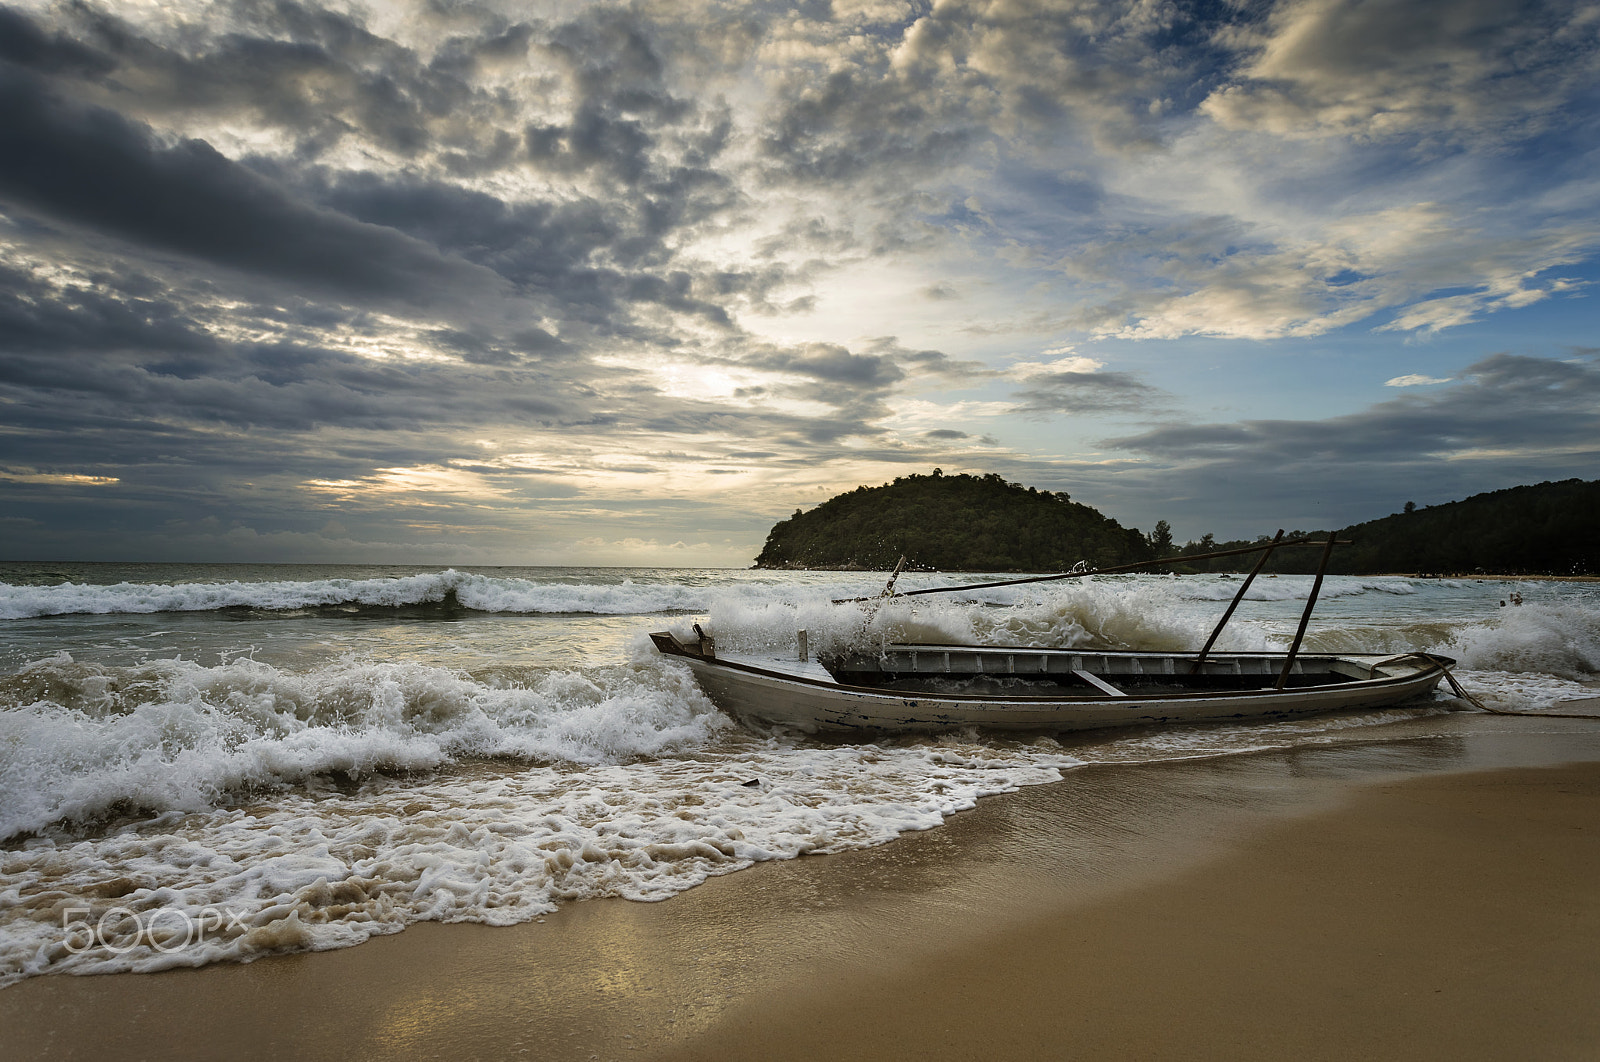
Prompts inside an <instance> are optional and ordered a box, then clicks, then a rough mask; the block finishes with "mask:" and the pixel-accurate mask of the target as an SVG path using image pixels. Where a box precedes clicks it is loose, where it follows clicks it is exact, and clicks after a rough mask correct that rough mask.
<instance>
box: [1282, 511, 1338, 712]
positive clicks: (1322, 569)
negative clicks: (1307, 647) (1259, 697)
mask: <svg viewBox="0 0 1600 1062" xmlns="http://www.w3.org/2000/svg"><path fill="white" fill-rule="evenodd" d="M1333 546H1334V536H1333V535H1329V536H1328V544H1327V545H1326V546H1325V547H1323V550H1322V561H1321V563H1319V564H1318V565H1317V577H1316V579H1315V580H1314V581H1313V582H1312V583H1311V596H1310V597H1308V598H1306V610H1305V611H1304V612H1302V613H1301V614H1300V629H1299V630H1297V631H1295V632H1294V644H1292V645H1290V646H1289V655H1288V656H1287V657H1285V658H1284V661H1283V670H1282V671H1280V672H1279V673H1278V685H1277V688H1278V689H1280V690H1281V689H1283V685H1284V683H1286V682H1288V681H1289V671H1290V669H1292V668H1293V667H1294V658H1295V657H1296V656H1298V655H1299V653H1300V643H1301V641H1303V640H1304V639H1305V636H1306V627H1307V626H1309V625H1310V623H1311V612H1312V610H1313V609H1315V608H1316V607H1317V594H1319V593H1321V592H1322V577H1323V576H1324V575H1326V574H1327V573H1328V558H1330V557H1332V556H1333Z"/></svg>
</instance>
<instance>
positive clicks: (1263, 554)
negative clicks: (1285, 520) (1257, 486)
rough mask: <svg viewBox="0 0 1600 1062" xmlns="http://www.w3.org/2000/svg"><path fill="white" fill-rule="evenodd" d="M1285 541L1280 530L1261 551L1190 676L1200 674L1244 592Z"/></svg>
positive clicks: (1279, 529)
mask: <svg viewBox="0 0 1600 1062" xmlns="http://www.w3.org/2000/svg"><path fill="white" fill-rule="evenodd" d="M1282 540H1283V528H1281V527H1280V528H1278V533H1277V534H1276V535H1274V536H1272V542H1271V543H1270V544H1268V546H1267V548H1266V549H1264V550H1262V551H1261V556H1260V558H1259V559H1257V561H1256V566H1255V567H1254V568H1251V569H1250V574H1249V575H1247V576H1245V579H1244V583H1243V584H1242V585H1241V586H1240V587H1239V592H1238V593H1237V594H1234V595H1233V603H1232V604H1230V605H1229V606H1228V611H1226V612H1224V613H1223V614H1222V618H1221V619H1220V620H1218V621H1217V625H1216V627H1215V628H1214V629H1213V630H1212V631H1211V637H1209V638H1207V639H1206V644H1205V648H1203V649H1201V650H1200V655H1199V656H1197V657H1195V658H1194V666H1193V667H1191V668H1190V669H1189V674H1191V675H1198V674H1200V668H1201V666H1202V665H1204V664H1205V662H1206V654H1207V653H1209V652H1211V647H1212V646H1213V645H1216V644H1217V639H1218V638H1219V637H1220V636H1221V635H1222V628H1224V627H1226V626H1227V625H1228V621H1229V620H1230V619H1232V618H1233V610H1234V609H1236V608H1238V607H1239V602H1241V601H1243V600H1244V592H1245V591H1246V590H1248V589H1250V584H1251V583H1253V582H1255V581H1256V576H1257V575H1260V574H1261V569H1262V568H1263V567H1265V566H1266V563H1267V558H1268V557H1270V556H1272V551H1273V550H1274V549H1276V548H1277V546H1278V543H1279V542H1281V541H1282Z"/></svg>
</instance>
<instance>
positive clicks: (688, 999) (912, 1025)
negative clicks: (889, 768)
mask: <svg viewBox="0 0 1600 1062" xmlns="http://www.w3.org/2000/svg"><path fill="white" fill-rule="evenodd" d="M1459 718H1460V719H1461V721H1460V722H1459V723H1456V722H1454V721H1453V720H1452V721H1451V723H1450V725H1452V726H1455V727H1457V729H1458V730H1459V733H1455V734H1444V735H1440V734H1431V735H1429V736H1427V737H1422V738H1419V739H1418V740H1416V741H1408V742H1392V741H1391V742H1387V743H1383V744H1360V743H1356V744H1350V745H1345V746H1335V747H1329V748H1317V749H1302V750H1298V751H1295V752H1289V753H1269V754H1262V755H1253V756H1235V757H1229V758H1226V759H1219V760H1211V761H1197V762H1190V763H1184V764H1171V765H1164V766H1159V767H1150V766H1140V767H1097V768H1089V769H1085V770H1080V771H1077V772H1073V773H1072V774H1070V775H1069V776H1068V778H1067V779H1066V780H1065V781H1063V782H1061V783H1059V784H1055V785H1050V786H1036V787H1032V788H1029V789H1026V790H1023V791H1022V792H1020V793H1017V794H1013V795H1010V796H1006V797H1001V798H996V799H993V800H988V801H985V802H984V803H983V804H982V805H980V806H979V808H978V809H976V810H975V811H972V812H969V813H966V814H963V815H960V816H956V817H954V818H953V819H951V820H950V821H949V823H948V824H947V825H946V826H944V827H942V828H940V829H937V830H932V831H928V832H926V833H922V834H916V835H911V836H908V837H904V838H902V839H900V840H899V841H896V842H894V843H893V844H890V845H886V846H883V847H880V848H876V849H871V850H868V851H863V852H853V853H845V854H841V855H837V856H827V857H817V858H806V859H801V860H795V861H791V862H787V863H776V864H767V865H763V866H759V867H755V868H753V869H751V870H747V871H743V872H740V873H738V874H733V875H730V876H727V877H723V878H719V879H716V880H713V881H711V882H709V883H707V884H706V885H704V886H701V887H700V888H698V889H695V890H692V891H690V892H688V893H685V894H683V895H680V896H678V897H675V898H674V899H672V900H669V901H666V902H664V903H658V904H636V903H628V902H626V901H599V902H590V903H582V904H576V905H573V906H572V907H569V908H566V909H564V910H563V911H561V912H559V913H557V914H556V915H552V916H550V917H549V918H547V919H546V920H545V921H544V922H542V923H537V924H530V925H523V926H517V927H512V928H509V929H491V928H487V927H483V926H475V925H455V926H444V925H436V924H424V925H419V926H414V927H412V928H411V929H408V930H407V931H406V932H404V933H403V934H399V935H397V936H392V937H386V938H382V939H379V940H375V941H371V942H369V943H367V944H365V945H362V946H361V947H358V948H353V949H348V950H344V951H337V952H326V953H321V954H309V955H289V956H281V957H274V958H268V959H263V960H260V961H258V962H255V963H252V964H249V965H244V966H212V967H206V968H203V969H199V970H177V971H171V972H168V973H163V974H154V975H114V976H108V977H48V978H36V979H34V980H31V981H26V982H23V983H22V984H19V985H16V986H13V987H12V988H9V989H6V990H4V991H0V1029H3V1030H4V1032H5V1043H6V1054H7V1057H9V1058H16V1059H32V1058H40V1059H44V1058H51V1059H74V1058H83V1059H90V1058H95V1059H98V1058H112V1059H134V1058H151V1059H155V1058H161V1059H189V1058H215V1057H231V1058H275V1059H281V1058H291V1057H292V1058H308V1059H340V1060H350V1059H364V1058H374V1059H375V1058H390V1059H393V1058H400V1059H407V1058H432V1057H438V1058H445V1059H465V1058H484V1059H504V1058H513V1059H514V1058H579V1059H585V1058H590V1057H595V1058H635V1059H636V1058H681V1059H705V1058H732V1059H743V1058H749V1059H791V1058H792V1059H818V1058H829V1059H854V1058H860V1059H899V1058H904V1059H912V1058H917V1059H921V1058H932V1059H944V1058H948V1059H976V1058H990V1059H1032V1058H1041V1059H1042V1058H1053V1059H1054V1058H1075V1057H1081V1058H1131V1057H1139V1058H1199V1059H1204V1058H1229V1059H1254V1058H1260V1059H1268V1058H1271V1059H1281V1058H1352V1057H1371V1058H1410V1057H1441V1058H1442V1057H1448V1058H1462V1059H1476V1058H1485V1059H1488V1058H1495V1059H1502V1058H1503V1059H1511V1058H1526V1057H1539V1058H1546V1059H1558V1058H1595V1057H1600V1009H1597V1008H1595V1007H1594V1005H1593V1001H1594V999H1596V998H1600V889H1597V888H1596V887H1595V882H1596V881H1600V727H1597V726H1595V725H1594V724H1588V723H1584V722H1579V721H1566V722H1557V721H1554V720H1551V721H1523V720H1498V719H1485V718H1484V717H1481V716H1463V717H1459ZM1562 761H1585V762H1581V763H1576V764H1573V765H1569V766H1560V767H1551V766H1544V765H1546V764H1551V763H1559V762H1562Z"/></svg>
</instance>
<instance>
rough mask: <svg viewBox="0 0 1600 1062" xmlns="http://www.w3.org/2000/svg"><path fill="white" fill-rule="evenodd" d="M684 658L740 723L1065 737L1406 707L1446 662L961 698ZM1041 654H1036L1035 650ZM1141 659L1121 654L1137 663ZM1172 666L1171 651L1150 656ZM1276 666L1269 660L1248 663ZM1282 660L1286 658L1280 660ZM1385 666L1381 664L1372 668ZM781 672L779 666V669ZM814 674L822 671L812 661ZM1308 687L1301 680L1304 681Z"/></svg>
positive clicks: (1367, 664) (816, 729) (811, 729)
mask: <svg viewBox="0 0 1600 1062" xmlns="http://www.w3.org/2000/svg"><path fill="white" fill-rule="evenodd" d="M659 644H660V642H658V645H659ZM667 655H672V656H675V657H677V658H678V659H682V660H683V661H684V662H686V663H687V664H688V665H689V667H690V669H691V670H692V671H693V672H694V675H695V678H696V679H697V680H698V682H699V684H700V687H701V689H703V690H704V691H705V693H706V696H707V697H709V698H710V699H711V701H712V703H714V704H716V705H717V707H719V708H721V709H722V710H723V711H725V712H727V713H729V714H730V715H732V716H735V717H736V718H739V719H741V720H748V721H753V722H757V723H763V724H769V725H771V724H776V725H781V726H786V727H792V728H795V729H798V730H801V731H804V732H807V733H817V734H832V735H841V734H843V735H849V734H858V735H881V734H893V733H908V732H911V733H915V732H936V731H942V730H952V729H960V728H963V727H980V728H983V729H987V730H1014V731H1015V730H1020V731H1065V730H1089V729H1097V728H1102V727H1116V726H1137V725H1150V724H1162V723H1199V722H1239V721H1244V720H1271V719H1284V718H1291V717H1295V716H1302V715H1310V714H1314V713H1318V712H1336V711H1350V710H1360V709H1371V708H1381V707H1386V706H1389V705H1395V704H1401V703H1403V702H1405V701H1408V700H1411V699H1413V698H1417V697H1421V696H1423V695H1426V694H1428V693H1430V692H1431V691H1432V690H1433V689H1434V687H1435V686H1437V685H1438V683H1439V681H1440V679H1441V678H1443V676H1444V666H1445V663H1447V662H1445V661H1442V658H1432V657H1425V656H1421V655H1417V656H1414V657H1405V658H1379V657H1355V656H1349V657H1340V658H1338V660H1339V661H1340V662H1341V663H1347V664H1349V666H1351V667H1354V668H1366V669H1368V670H1369V671H1370V677H1368V678H1364V679H1349V678H1346V679H1343V680H1341V681H1337V682H1332V683H1329V684H1326V685H1316V684H1313V685H1297V686H1291V687H1290V688H1287V689H1281V690H1280V689H1273V688H1270V685H1269V684H1266V683H1263V685H1265V686H1266V687H1267V688H1255V689H1233V690H1221V691H1209V692H1205V691H1202V692H1184V693H1161V694H1156V695H1142V694H1141V693H1140V691H1139V690H1138V689H1137V687H1131V688H1129V689H1128V690H1127V691H1126V693H1124V694H1122V695H1118V696H1106V695H1104V694H1099V693H1093V694H1092V695H1090V694H1086V695H1082V696H1079V695H1075V694H1074V693H1072V692H1065V693H1063V694H1062V695H1060V696H1027V697H1017V698H1008V697H1005V696H962V695H950V694H941V693H937V692H920V691H916V692H913V691H907V690H887V689H873V688H869V687H864V686H854V685H846V684H843V683H838V682H830V681H826V680H822V679H818V678H807V677H805V676H803V675H795V674H786V673H784V672H782V671H779V670H774V669H772V668H769V667H763V666H759V665H758V664H753V663H749V662H741V661H738V660H731V659H719V658H716V657H709V658H708V657H704V656H700V655H696V654H694V653H690V652H677V653H670V652H669V653H668V654H667ZM1035 655H1036V654H1035ZM1139 656H1140V654H1132V653H1127V654H1118V657H1119V658H1120V659H1123V660H1126V659H1129V658H1132V659H1135V660H1137V659H1138V658H1139ZM1148 659H1151V660H1159V661H1163V662H1165V661H1171V660H1173V659H1174V656H1173V654H1149V657H1148ZM1251 659H1252V660H1259V661H1262V662H1263V663H1267V664H1270V662H1271V661H1270V658H1268V657H1264V656H1263V655H1262V654H1257V655H1255V656H1253V657H1251ZM1279 659H1280V660H1281V657H1280V658H1279ZM1375 664H1383V665H1385V666H1373V665H1375ZM779 666H781V665H779ZM812 667H813V670H817V669H816V667H815V665H813V666H812ZM1302 681H1303V680H1302Z"/></svg>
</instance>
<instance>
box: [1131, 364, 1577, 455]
mask: <svg viewBox="0 0 1600 1062" xmlns="http://www.w3.org/2000/svg"><path fill="white" fill-rule="evenodd" d="M1106 445H1107V446H1112V447H1115V448H1117V449H1123V450H1134V451H1138V452H1140V453H1147V454H1151V455H1152V456H1157V457H1163V458H1170V459H1181V460H1185V461H1219V462H1226V463H1228V464H1230V465H1235V466H1237V467H1238V468H1239V470H1240V471H1244V470H1246V469H1249V468H1251V467H1255V466H1263V465H1269V464H1272V463H1276V462H1282V461H1305V460H1352V461H1361V462H1364V463H1372V462H1377V463H1380V464H1397V465H1409V464H1414V463H1417V462H1419V461H1420V460H1423V459H1427V460H1433V459H1435V458H1436V457H1437V456H1451V455H1462V454H1465V455H1471V454H1473V453H1481V454H1484V455H1494V454H1500V455H1504V456H1506V457H1508V458H1509V457H1511V456H1512V455H1522V456H1523V457H1525V458H1527V457H1532V456H1534V455H1539V454H1549V455H1551V457H1552V459H1554V460H1561V458H1560V457H1559V456H1557V455H1559V454H1560V453H1561V452H1563V451H1569V450H1571V449H1572V448H1574V447H1576V448H1578V449H1579V450H1581V451H1586V452H1587V453H1589V454H1590V455H1592V454H1594V453H1595V452H1597V451H1600V367H1597V365H1596V363H1595V362H1594V361H1593V360H1592V359H1585V360H1581V361H1573V362H1568V361H1559V360H1555V359H1550V358H1534V357H1526V356H1518V355H1512V354H1496V355H1494V356H1493V357H1490V358H1485V359H1484V360H1483V361H1480V362H1478V363H1477V364H1475V365H1472V366H1470V367H1469V368H1467V369H1466V370H1465V371H1463V372H1462V373H1461V376H1460V380H1459V382H1457V383H1455V384H1454V385H1452V386H1449V387H1446V388H1443V389H1441V390H1439V391H1437V392H1435V393H1433V394H1429V395H1425V396H1419V397H1412V396H1406V397H1403V398H1397V399H1393V400H1391V401H1388V402H1382V403H1379V404H1378V405H1376V406H1373V407H1372V408H1371V409H1369V410H1366V411H1365V412H1362V413H1355V414H1351V415H1349V416H1344V417H1333V418H1330V419H1328V420H1320V421H1288V420H1255V421H1242V422H1240V423H1238V424H1203V425H1189V426H1174V427H1169V428H1158V429H1156V430H1155V431H1151V432H1145V433H1143V434H1140V435H1133V436H1127V437H1124V438H1119V439H1108V440H1106ZM1485 459H1493V458H1492V457H1487V456H1486V458H1485Z"/></svg>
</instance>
